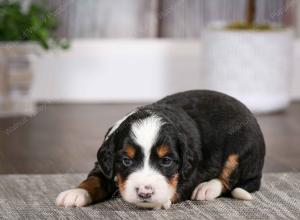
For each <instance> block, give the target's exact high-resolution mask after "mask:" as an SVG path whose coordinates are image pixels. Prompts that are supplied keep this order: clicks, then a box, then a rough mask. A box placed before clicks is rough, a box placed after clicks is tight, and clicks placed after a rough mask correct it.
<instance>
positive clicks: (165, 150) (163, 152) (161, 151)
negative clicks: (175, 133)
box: [156, 144, 170, 158]
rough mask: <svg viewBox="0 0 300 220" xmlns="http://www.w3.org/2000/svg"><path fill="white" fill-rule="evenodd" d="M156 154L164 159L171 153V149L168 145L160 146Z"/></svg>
mask: <svg viewBox="0 0 300 220" xmlns="http://www.w3.org/2000/svg"><path fill="white" fill-rule="evenodd" d="M156 152H157V155H158V157H160V158H162V157H164V156H166V155H167V154H168V153H169V152H170V147H169V146H168V145H164V144H163V145H160V146H159V147H158V148H157V149H156Z"/></svg>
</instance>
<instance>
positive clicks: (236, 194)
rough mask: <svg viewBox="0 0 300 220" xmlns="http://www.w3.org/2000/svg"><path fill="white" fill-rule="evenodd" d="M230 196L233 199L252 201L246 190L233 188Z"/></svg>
mask: <svg viewBox="0 0 300 220" xmlns="http://www.w3.org/2000/svg"><path fill="white" fill-rule="evenodd" d="M231 195H232V197H233V198H235V199H241V200H252V196H251V194H250V193H249V192H247V191H246V190H244V189H242V188H239V187H237V188H234V189H233V190H232V191H231Z"/></svg>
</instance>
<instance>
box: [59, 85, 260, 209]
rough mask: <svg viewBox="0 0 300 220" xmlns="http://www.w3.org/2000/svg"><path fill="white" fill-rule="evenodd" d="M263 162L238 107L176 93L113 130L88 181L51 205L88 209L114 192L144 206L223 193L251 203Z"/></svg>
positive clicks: (205, 94) (225, 100)
mask: <svg viewBox="0 0 300 220" xmlns="http://www.w3.org/2000/svg"><path fill="white" fill-rule="evenodd" d="M264 156H265V144H264V139H263V135H262V133H261V130H260V128H259V125H258V124H257V121H256V119H255V118H254V116H253V115H252V113H251V112H250V111H249V110H248V109H247V108H246V107H245V106H244V105H243V104H242V103H240V102H239V101H237V100H236V99H234V98H232V97H230V96H227V95H224V94H221V93H218V92H213V91H207V90H199V91H188V92H183V93H178V94H175V95H171V96H168V97H166V98H164V99H162V100H160V101H158V102H156V103H153V104H151V105H147V106H143V107H140V108H137V109H136V110H134V111H133V112H131V113H129V114H128V115H127V116H125V117H124V118H122V119H121V120H119V121H118V122H117V123H116V124H115V125H114V126H113V127H111V128H110V129H109V130H108V132H107V134H106V136H105V139H104V142H103V144H102V146H101V147H100V149H99V151H98V155H97V157H98V162H96V165H95V168H94V169H93V170H92V171H91V172H90V174H89V175H88V178H87V179H86V180H85V181H83V182H82V183H81V184H80V185H79V186H78V187H77V188H75V189H70V190H68V191H65V192H62V193H60V194H59V196H58V197H57V200H56V203H57V205H59V206H65V207H72V206H78V207H80V206H86V205H89V204H91V203H95V202H100V201H103V200H106V199H109V198H110V197H111V196H112V195H113V194H114V192H115V191H116V190H118V189H119V191H120V194H121V196H122V198H123V199H124V200H125V201H127V202H129V203H133V204H136V205H137V206H139V207H145V208H165V209H167V208H169V207H170V205H171V203H175V202H179V201H184V200H188V199H192V200H212V199H214V198H217V197H219V196H221V195H226V194H228V195H230V194H231V195H232V196H233V197H234V198H238V199H245V200H249V199H251V195H250V192H254V191H256V190H258V189H259V187H260V181H261V177H262V168H263V164H264Z"/></svg>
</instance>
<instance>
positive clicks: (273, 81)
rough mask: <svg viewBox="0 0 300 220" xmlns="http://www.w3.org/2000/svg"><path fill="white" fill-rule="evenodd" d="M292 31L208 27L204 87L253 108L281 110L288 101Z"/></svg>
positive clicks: (204, 40)
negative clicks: (227, 95) (222, 93)
mask: <svg viewBox="0 0 300 220" xmlns="http://www.w3.org/2000/svg"><path fill="white" fill-rule="evenodd" d="M292 43H293V32H292V30H290V29H278V30H270V31H238V30H236V31H235V30H226V29H224V28H217V29H207V30H206V31H205V33H204V36H203V59H204V60H203V61H204V62H203V65H204V73H205V79H204V80H205V85H206V86H207V89H212V90H217V91H220V92H224V93H226V94H229V95H232V96H233V97H235V98H237V99H238V100H240V101H242V102H243V103H244V104H246V105H247V106H248V107H249V108H250V109H251V110H252V111H254V112H259V113H264V112H271V111H277V110H282V109H284V108H286V107H287V106H288V104H289V101H290V91H289V88H290V76H291V67H292V64H291V61H292V54H293V53H292Z"/></svg>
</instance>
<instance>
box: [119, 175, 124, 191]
mask: <svg viewBox="0 0 300 220" xmlns="http://www.w3.org/2000/svg"><path fill="white" fill-rule="evenodd" d="M117 181H118V186H119V190H120V193H123V192H124V191H125V180H123V178H122V177H121V176H120V174H118V175H117Z"/></svg>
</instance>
